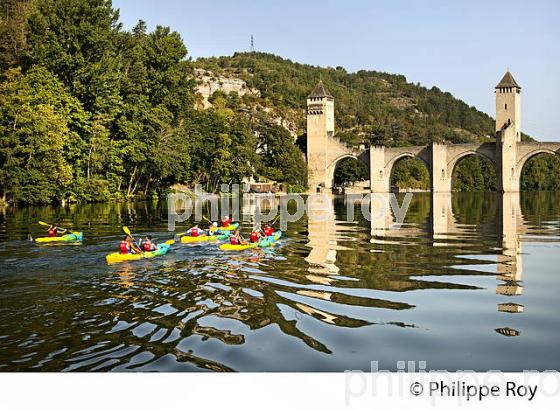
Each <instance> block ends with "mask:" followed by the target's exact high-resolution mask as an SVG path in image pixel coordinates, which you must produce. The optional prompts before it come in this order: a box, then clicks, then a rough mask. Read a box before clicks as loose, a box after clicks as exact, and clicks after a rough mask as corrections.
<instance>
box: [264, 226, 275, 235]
mask: <svg viewBox="0 0 560 410" xmlns="http://www.w3.org/2000/svg"><path fill="white" fill-rule="evenodd" d="M264 234H265V235H266V236H272V235H273V234H274V230H273V229H272V228H270V227H268V228H264Z"/></svg>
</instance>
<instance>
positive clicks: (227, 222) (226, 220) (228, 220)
mask: <svg viewBox="0 0 560 410" xmlns="http://www.w3.org/2000/svg"><path fill="white" fill-rule="evenodd" d="M231 223H233V219H231V215H230V216H226V217H225V218H223V219H222V226H223V227H224V228H227V227H228V226H229V225H230V224H231Z"/></svg>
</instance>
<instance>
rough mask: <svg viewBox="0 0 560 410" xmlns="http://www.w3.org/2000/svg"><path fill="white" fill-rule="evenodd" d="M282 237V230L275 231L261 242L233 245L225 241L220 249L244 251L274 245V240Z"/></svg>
mask: <svg viewBox="0 0 560 410" xmlns="http://www.w3.org/2000/svg"><path fill="white" fill-rule="evenodd" d="M281 237H282V231H276V232H274V235H271V236H268V237H267V238H266V239H263V240H261V241H259V242H254V243H248V244H246V245H232V244H231V243H224V244H223V245H220V249H221V250H222V251H244V250H246V249H253V248H257V247H259V248H268V247H269V246H272V245H273V244H274V242H276V241H277V240H279V239H280V238H281Z"/></svg>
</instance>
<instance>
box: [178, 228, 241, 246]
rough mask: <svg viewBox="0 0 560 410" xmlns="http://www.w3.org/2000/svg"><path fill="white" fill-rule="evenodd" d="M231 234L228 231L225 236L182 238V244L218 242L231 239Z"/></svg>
mask: <svg viewBox="0 0 560 410" xmlns="http://www.w3.org/2000/svg"><path fill="white" fill-rule="evenodd" d="M229 235H230V232H229V231H226V233H224V234H223V235H204V236H189V235H185V236H182V237H181V243H200V242H216V241H219V240H224V239H227V238H229Z"/></svg>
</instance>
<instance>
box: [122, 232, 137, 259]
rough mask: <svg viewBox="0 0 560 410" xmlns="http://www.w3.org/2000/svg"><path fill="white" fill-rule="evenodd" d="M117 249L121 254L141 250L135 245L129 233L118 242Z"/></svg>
mask: <svg viewBox="0 0 560 410" xmlns="http://www.w3.org/2000/svg"><path fill="white" fill-rule="evenodd" d="M119 251H120V253H121V254H123V255H124V254H127V253H141V252H142V250H141V249H140V248H139V247H138V246H136V244H135V243H134V239H132V236H130V235H126V236H125V237H124V239H123V240H122V241H121V243H120V244H119Z"/></svg>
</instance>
